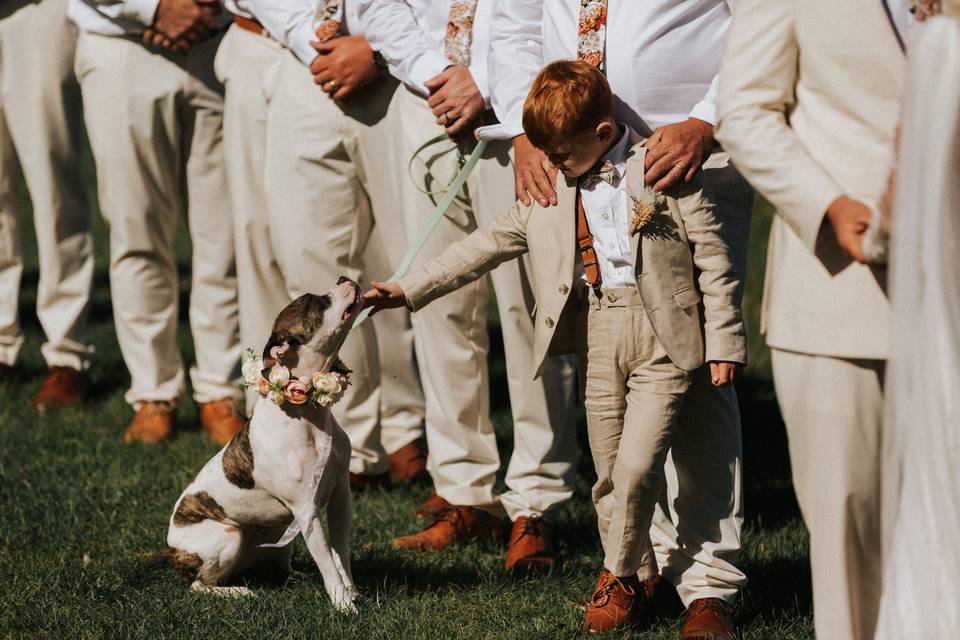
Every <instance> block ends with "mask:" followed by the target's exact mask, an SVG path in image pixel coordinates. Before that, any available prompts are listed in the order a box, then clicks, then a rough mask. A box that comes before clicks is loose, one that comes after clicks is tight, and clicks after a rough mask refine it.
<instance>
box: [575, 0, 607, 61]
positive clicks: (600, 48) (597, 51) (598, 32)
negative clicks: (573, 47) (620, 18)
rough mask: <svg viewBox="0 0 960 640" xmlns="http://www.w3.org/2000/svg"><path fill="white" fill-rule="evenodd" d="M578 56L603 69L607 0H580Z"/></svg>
mask: <svg viewBox="0 0 960 640" xmlns="http://www.w3.org/2000/svg"><path fill="white" fill-rule="evenodd" d="M577 37H578V41H577V58H579V59H580V60H585V61H587V62H589V63H590V64H592V65H593V66H595V67H598V68H600V69H603V54H604V48H605V47H606V41H607V0H580V23H579V25H578V29H577Z"/></svg>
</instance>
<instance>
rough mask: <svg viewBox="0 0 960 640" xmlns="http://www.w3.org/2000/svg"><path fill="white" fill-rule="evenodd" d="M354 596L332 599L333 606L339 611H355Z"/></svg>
mask: <svg viewBox="0 0 960 640" xmlns="http://www.w3.org/2000/svg"><path fill="white" fill-rule="evenodd" d="M355 600H356V598H355V597H354V598H346V597H345V598H340V599H338V600H336V601H334V603H333V606H334V607H336V609H337V611H339V612H340V613H349V614H351V615H352V614H355V613H357V604H356V602H355Z"/></svg>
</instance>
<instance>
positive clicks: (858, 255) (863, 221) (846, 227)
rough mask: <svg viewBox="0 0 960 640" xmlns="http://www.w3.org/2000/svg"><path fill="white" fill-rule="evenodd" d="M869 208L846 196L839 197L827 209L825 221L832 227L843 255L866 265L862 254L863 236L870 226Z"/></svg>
mask: <svg viewBox="0 0 960 640" xmlns="http://www.w3.org/2000/svg"><path fill="white" fill-rule="evenodd" d="M870 217H871V213H870V208H869V207H868V206H867V205H865V204H863V203H862V202H858V201H856V200H853V199H851V198H848V197H846V196H841V197H839V198H837V199H836V200H834V201H833V202H832V203H830V206H829V207H827V221H828V222H829V223H830V226H832V227H833V235H834V236H836V238H837V244H839V245H840V249H842V250H843V252H844V253H845V254H847V255H848V256H850V257H851V258H853V259H854V260H856V261H857V262H862V263H864V264H866V262H867V257H866V256H865V255H864V254H863V234H864V232H865V231H866V230H867V227H868V226H870Z"/></svg>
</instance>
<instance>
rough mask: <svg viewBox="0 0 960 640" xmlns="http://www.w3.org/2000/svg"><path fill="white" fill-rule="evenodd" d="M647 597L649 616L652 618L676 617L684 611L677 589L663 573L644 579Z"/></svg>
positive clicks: (644, 589)
mask: <svg viewBox="0 0 960 640" xmlns="http://www.w3.org/2000/svg"><path fill="white" fill-rule="evenodd" d="M643 591H644V594H645V595H646V598H647V618H648V619H650V620H666V619H671V620H673V619H676V618H677V617H679V616H680V614H681V613H683V602H682V601H681V600H680V596H678V595H677V589H676V587H674V586H673V585H672V584H670V581H669V580H667V579H666V578H664V577H663V576H662V575H659V574H657V575H655V576H653V577H652V578H647V579H646V580H643Z"/></svg>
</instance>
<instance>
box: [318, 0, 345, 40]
mask: <svg viewBox="0 0 960 640" xmlns="http://www.w3.org/2000/svg"><path fill="white" fill-rule="evenodd" d="M313 23H314V24H315V25H317V27H316V29H315V31H314V32H315V33H316V34H317V39H318V40H320V42H326V41H327V40H332V39H334V38H336V37H337V36H338V35H340V26H341V25H342V24H343V3H342V2H341V0H318V2H317V11H316V13H315V14H314V21H313Z"/></svg>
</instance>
